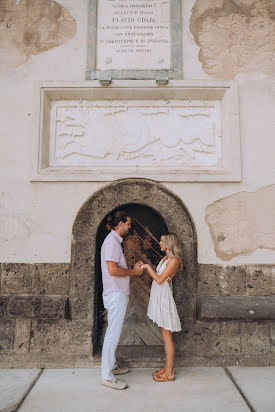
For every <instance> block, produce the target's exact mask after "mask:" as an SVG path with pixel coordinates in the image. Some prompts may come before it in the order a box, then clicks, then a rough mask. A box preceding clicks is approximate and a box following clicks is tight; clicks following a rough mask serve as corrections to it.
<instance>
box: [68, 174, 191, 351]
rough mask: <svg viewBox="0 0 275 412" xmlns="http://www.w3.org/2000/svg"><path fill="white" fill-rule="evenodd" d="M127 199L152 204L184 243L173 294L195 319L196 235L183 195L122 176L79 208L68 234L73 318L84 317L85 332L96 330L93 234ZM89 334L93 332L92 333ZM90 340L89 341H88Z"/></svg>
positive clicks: (187, 317) (185, 316)
mask: <svg viewBox="0 0 275 412" xmlns="http://www.w3.org/2000/svg"><path fill="white" fill-rule="evenodd" d="M127 203H137V204H144V205H146V206H149V207H151V208H153V209H155V210H156V211H157V212H158V213H159V214H160V215H161V216H162V217H163V219H164V220H165V222H166V224H167V227H168V229H169V231H171V232H174V233H176V234H177V236H178V238H179V240H180V242H181V244H182V245H183V265H182V268H181V270H180V273H179V274H178V275H177V276H176V278H175V281H174V295H175V300H176V303H177V307H178V311H179V316H180V318H181V320H182V322H193V321H194V320H195V312H196V310H195V309H196V296H197V270H196V267H197V235H196V231H195V226H194V223H193V220H192V218H191V216H190V213H189V211H188V210H187V208H186V206H185V205H184V203H183V202H182V200H181V199H180V198H179V197H178V196H177V195H175V194H174V193H172V192H170V191H169V190H168V189H167V188H165V187H164V186H163V185H161V184H160V183H157V182H155V181H152V180H147V179H139V178H138V179H135V178H130V179H122V180H117V181H114V182H113V183H111V184H108V185H107V186H104V187H103V188H101V189H100V190H99V191H97V192H96V193H94V194H93V195H92V196H91V197H90V198H89V199H88V200H87V201H86V202H85V203H84V204H83V206H82V207H81V209H80V210H79V212H78V214H77V216H76V219H75V222H74V225H73V234H72V258H71V291H70V304H71V315H72V320H83V321H84V322H85V324H86V325H87V333H89V332H91V331H92V337H94V336H95V333H96V330H95V329H96V322H95V321H94V318H95V316H94V315H95V313H96V293H95V292H96V291H95V285H96V273H95V271H96V267H95V259H96V256H95V254H96V234H97V229H98V227H99V225H100V223H101V221H102V220H103V218H104V217H105V216H106V215H107V214H108V213H110V211H111V210H113V209H115V208H117V207H119V206H122V205H124V204H127ZM92 339H93V338H92ZM92 346H93V345H92ZM91 351H92V350H91Z"/></svg>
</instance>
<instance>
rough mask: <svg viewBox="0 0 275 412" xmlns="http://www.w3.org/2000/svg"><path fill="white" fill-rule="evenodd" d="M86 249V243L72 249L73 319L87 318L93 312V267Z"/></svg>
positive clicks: (78, 244) (91, 259)
mask: <svg viewBox="0 0 275 412" xmlns="http://www.w3.org/2000/svg"><path fill="white" fill-rule="evenodd" d="M86 248H87V243H86V242H78V243H77V244H76V245H74V248H73V259H72V269H71V279H72V288H71V295H70V298H71V304H72V317H73V319H84V318H87V317H88V316H89V314H91V313H92V312H93V309H92V306H93V305H94V301H93V300H94V299H93V293H94V291H93V289H94V284H95V267H94V261H93V258H92V257H91V253H87V250H86ZM74 257H75V258H74Z"/></svg>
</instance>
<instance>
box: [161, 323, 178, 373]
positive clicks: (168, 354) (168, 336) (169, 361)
mask: <svg viewBox="0 0 275 412" xmlns="http://www.w3.org/2000/svg"><path fill="white" fill-rule="evenodd" d="M161 332H162V337H163V341H164V351H165V366H164V370H165V372H166V373H167V375H168V377H169V378H172V377H173V376H174V357H175V346H174V342H173V337H172V332H171V331H170V330H166V329H164V328H161Z"/></svg>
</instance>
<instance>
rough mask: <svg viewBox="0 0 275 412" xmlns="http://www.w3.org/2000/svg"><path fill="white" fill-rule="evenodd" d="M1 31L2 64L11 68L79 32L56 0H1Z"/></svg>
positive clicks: (0, 52) (70, 17)
mask: <svg viewBox="0 0 275 412" xmlns="http://www.w3.org/2000/svg"><path fill="white" fill-rule="evenodd" d="M0 32H1V37H2V40H1V44H0V56H1V58H0V65H1V66H0V67H1V68H6V69H8V68H13V67H18V66H20V65H22V64H24V63H25V62H26V61H27V60H29V59H30V57H31V56H34V55H36V54H39V53H43V52H45V51H47V50H50V49H52V48H54V47H57V46H60V45H62V44H63V43H65V42H66V41H68V40H70V39H71V38H72V37H73V36H74V35H75V33H76V21H75V19H74V18H73V17H72V16H71V15H70V13H69V12H68V11H67V10H66V9H65V8H64V7H62V6H61V5H60V4H58V3H57V2H55V1H53V0H19V1H14V0H4V1H1V3H0Z"/></svg>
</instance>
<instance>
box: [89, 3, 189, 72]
mask: <svg viewBox="0 0 275 412" xmlns="http://www.w3.org/2000/svg"><path fill="white" fill-rule="evenodd" d="M88 4H89V9H88V43H87V71H86V80H96V79H104V78H107V79H125V80H126V79H132V80H137V79H138V80H146V79H156V78H163V77H164V78H169V79H182V76H183V73H182V68H183V62H182V0H88Z"/></svg>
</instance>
